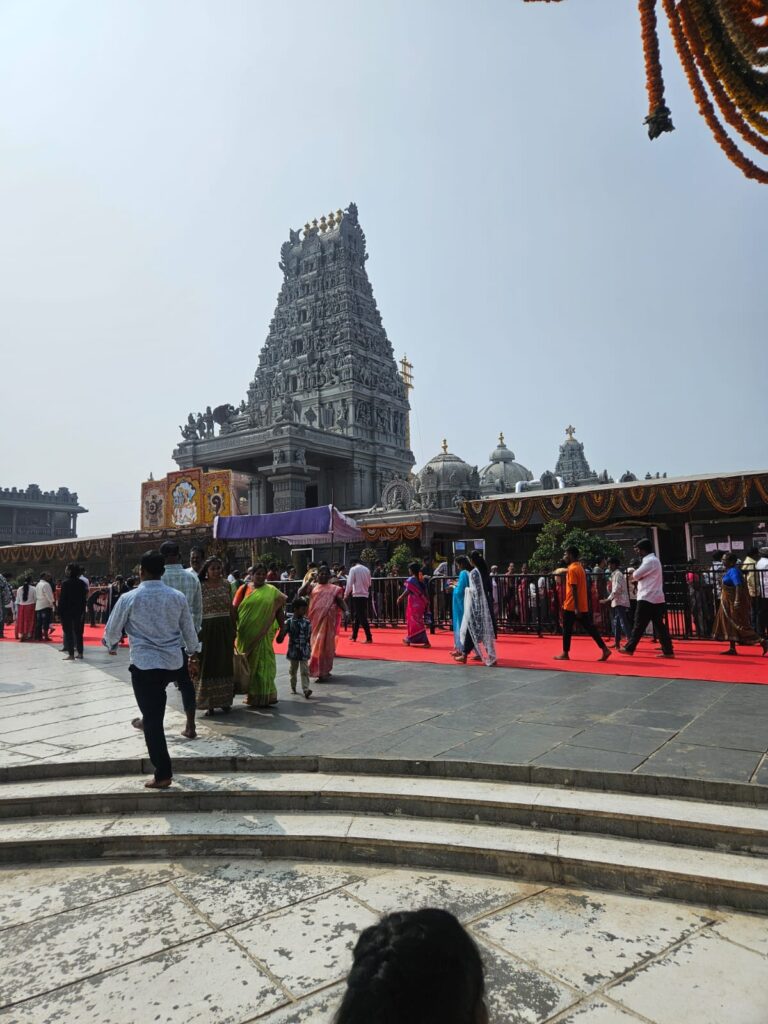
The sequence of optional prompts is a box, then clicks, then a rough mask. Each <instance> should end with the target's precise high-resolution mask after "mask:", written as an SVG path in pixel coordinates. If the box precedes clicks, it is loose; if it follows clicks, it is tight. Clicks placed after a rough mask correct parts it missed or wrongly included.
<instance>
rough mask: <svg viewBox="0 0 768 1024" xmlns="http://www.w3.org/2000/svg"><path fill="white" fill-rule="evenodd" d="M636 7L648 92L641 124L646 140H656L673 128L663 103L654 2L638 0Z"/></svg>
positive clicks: (667, 108)
mask: <svg viewBox="0 0 768 1024" xmlns="http://www.w3.org/2000/svg"><path fill="white" fill-rule="evenodd" d="M638 6H639V9H640V29H641V32H642V37H643V55H644V57H645V82H646V88H647V90H648V116H647V117H646V119H645V121H644V122H643V123H644V124H647V125H648V138H649V139H657V138H658V137H659V136H660V135H661V134H662V133H663V132H673V131H674V130H675V126H674V125H673V124H672V117H671V115H670V112H669V107H668V106H667V104H666V103H665V102H664V77H663V75H662V73H661V58H660V57H659V38H658V36H657V34H656V0H639V3H638Z"/></svg>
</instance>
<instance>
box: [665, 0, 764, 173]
mask: <svg viewBox="0 0 768 1024" xmlns="http://www.w3.org/2000/svg"><path fill="white" fill-rule="evenodd" d="M662 3H663V4H664V8H665V10H666V12H667V18H668V20H669V26H670V28H671V29H672V36H673V38H674V41H675V49H676V50H677V53H678V56H679V57H680V60H681V62H682V65H683V69H684V70H685V74H686V77H687V79H688V84H689V85H690V87H691V91H692V93H693V96H694V99H695V100H696V105H697V106H698V108H699V112H700V113H701V115H702V116H703V118H704V120H705V121H706V122H707V125H708V126H709V130H710V131H711V132H712V134H713V135H714V137H715V139H716V140H717V142H718V144H719V145H720V148H721V149H722V150H723V152H724V153H725V155H726V156H727V157H728V159H729V160H730V161H731V163H733V164H735V165H736V166H737V167H738V168H739V169H740V170H741V171H742V173H743V174H744V175H745V176H746V177H747V178H752V179H753V180H755V181H759V182H760V183H761V184H762V185H768V171H765V170H763V168H762V167H758V166H757V164H755V163H753V162H752V161H751V160H750V159H749V158H748V157H747V156H745V155H744V154H743V153H742V152H741V150H740V149H739V148H738V146H737V145H736V144H735V142H734V141H733V140H732V139H731V137H730V136H729V135H728V134H727V133H726V131H725V129H724V128H723V126H722V125H721V124H720V122H719V121H718V119H717V115H716V113H715V110H714V107H713V106H712V103H711V101H710V99H709V96H708V94H707V91H706V89H705V87H704V85H703V83H702V81H701V79H700V77H699V73H698V69H697V67H696V61H695V59H694V56H693V53H692V52H691V50H690V49H689V46H688V38H687V36H686V35H685V31H684V29H683V26H682V24H681V21H680V19H679V17H678V10H677V7H676V5H675V3H674V0H662Z"/></svg>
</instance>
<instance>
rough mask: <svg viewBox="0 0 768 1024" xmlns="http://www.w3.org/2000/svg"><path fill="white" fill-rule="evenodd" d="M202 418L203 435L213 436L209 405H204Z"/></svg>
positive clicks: (211, 414)
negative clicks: (203, 421) (203, 424)
mask: <svg viewBox="0 0 768 1024" xmlns="http://www.w3.org/2000/svg"><path fill="white" fill-rule="evenodd" d="M203 419H204V420H205V436H206V437H213V412H212V411H211V407H210V405H206V407H205V415H204V416H203Z"/></svg>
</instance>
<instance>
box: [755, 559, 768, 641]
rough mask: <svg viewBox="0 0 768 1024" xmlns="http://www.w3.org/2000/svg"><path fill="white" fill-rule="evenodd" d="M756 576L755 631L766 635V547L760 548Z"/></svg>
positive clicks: (767, 597)
mask: <svg viewBox="0 0 768 1024" xmlns="http://www.w3.org/2000/svg"><path fill="white" fill-rule="evenodd" d="M755 576H756V577H757V598H756V600H757V632H758V635H759V636H761V637H768V548H760V557H759V558H758V560H757V563H756V565H755Z"/></svg>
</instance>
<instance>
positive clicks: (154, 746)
mask: <svg viewBox="0 0 768 1024" xmlns="http://www.w3.org/2000/svg"><path fill="white" fill-rule="evenodd" d="M164 570H165V560H164V558H163V556H162V555H161V554H160V552H159V551H148V552H147V553H146V554H145V555H144V556H143V557H142V559H141V572H140V579H141V584H140V586H138V587H137V588H136V589H135V590H129V591H128V593H127V594H123V596H122V597H121V598H120V599H119V600H118V602H117V604H116V605H115V607H114V609H113V611H112V614H111V615H110V617H109V622H108V623H107V628H106V630H105V631H104V638H103V640H102V643H103V644H104V646H105V647H107V648H108V649H109V653H110V654H115V653H116V651H117V646H118V644H119V643H120V637H121V636H122V635H123V630H125V632H126V633H127V634H128V641H129V643H130V646H131V665H130V672H131V681H132V683H133V692H134V694H135V696H136V703H137V704H138V705H139V710H140V711H141V714H142V719H143V729H144V739H145V740H146V744H147V752H148V754H149V759H150V761H151V762H152V764H153V766H154V769H155V777H154V779H152V780H150V781H149V782H146V783H145V786H146V788H147V789H167V788H168V786H170V784H171V782H172V781H173V770H172V768H171V758H170V756H169V754H168V746H167V744H166V742H165V730H164V728H163V719H164V717H165V704H166V695H165V688H166V686H167V685H168V683H170V682H173V681H174V680H175V679H176V677H177V676H178V674H179V670H180V669H181V667H182V664H183V660H184V659H183V657H182V647H184V648H186V651H187V654H188V656H189V660H188V667H189V674H190V676H191V677H192V679H193V680H194V679H196V678H197V675H198V672H199V660H198V651H199V650H200V642H199V640H198V638H197V633H196V631H195V627H194V625H193V622H192V615H191V614H190V611H189V605H188V604H187V599H186V597H185V596H184V595H183V594H182V593H180V592H179V591H178V590H174V589H173V588H172V587H169V586H166V584H165V583H163V582H162V580H161V577H162V575H163V571H164Z"/></svg>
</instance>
